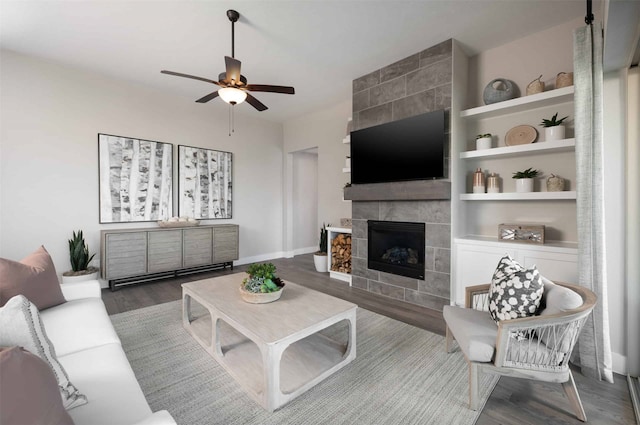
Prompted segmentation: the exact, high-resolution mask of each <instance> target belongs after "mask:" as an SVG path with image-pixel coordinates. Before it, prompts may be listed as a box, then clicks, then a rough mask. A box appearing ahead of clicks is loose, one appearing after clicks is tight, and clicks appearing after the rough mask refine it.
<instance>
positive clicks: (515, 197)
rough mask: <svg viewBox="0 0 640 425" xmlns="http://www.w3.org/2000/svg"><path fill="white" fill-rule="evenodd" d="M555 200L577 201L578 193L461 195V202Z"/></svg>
mask: <svg viewBox="0 0 640 425" xmlns="http://www.w3.org/2000/svg"><path fill="white" fill-rule="evenodd" d="M554 199H576V192H575V191H563V192H527V193H518V192H506V193H462V194H461V195H460V200H462V201H536V200H554Z"/></svg>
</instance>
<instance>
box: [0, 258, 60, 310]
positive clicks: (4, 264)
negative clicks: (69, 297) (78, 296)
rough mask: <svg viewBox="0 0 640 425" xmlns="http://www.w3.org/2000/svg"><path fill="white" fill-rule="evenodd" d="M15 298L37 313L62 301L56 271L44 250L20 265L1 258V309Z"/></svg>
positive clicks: (25, 259)
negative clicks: (28, 303)
mask: <svg viewBox="0 0 640 425" xmlns="http://www.w3.org/2000/svg"><path fill="white" fill-rule="evenodd" d="M18 294H22V295H24V296H25V297H27V298H28V299H29V301H31V302H32V303H34V304H35V305H36V307H37V308H38V310H44V309H45V308H48V307H52V306H54V305H58V304H62V303H63V302H64V301H65V299H64V296H63V295H62V290H61V289H60V282H59V281H58V275H57V274H56V268H55V267H54V265H53V261H51V257H50V256H49V253H48V252H47V250H46V249H44V247H43V246H41V247H40V248H38V249H37V250H36V251H35V252H34V253H32V254H30V255H29V256H27V257H25V258H23V259H22V260H20V261H19V262H18V261H12V260H7V259H5V258H0V307H1V306H3V305H5V304H6V302H7V301H9V300H10V299H11V298H13V297H14V296H16V295H18Z"/></svg>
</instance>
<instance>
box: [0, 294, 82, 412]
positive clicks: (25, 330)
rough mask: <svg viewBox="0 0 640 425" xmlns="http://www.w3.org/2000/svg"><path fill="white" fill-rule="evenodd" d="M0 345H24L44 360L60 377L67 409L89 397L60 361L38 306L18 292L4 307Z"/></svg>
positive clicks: (61, 390)
mask: <svg viewBox="0 0 640 425" xmlns="http://www.w3.org/2000/svg"><path fill="white" fill-rule="evenodd" d="M0 346H3V347H10V346H19V347H23V348H25V349H26V350H28V351H30V352H31V353H33V354H35V355H37V356H38V357H40V358H41V359H42V360H44V361H45V362H46V363H47V364H48V365H49V367H50V368H51V370H52V371H53V373H54V375H55V377H56V379H57V380H58V387H59V388H60V395H61V396H62V403H63V404H64V407H65V408H66V409H72V408H74V407H76V406H80V405H82V404H85V403H86V402H87V398H86V397H85V396H84V395H83V394H81V393H80V392H79V391H78V389H77V388H76V387H75V386H74V385H73V384H72V383H71V382H70V381H69V377H68V375H67V373H66V371H65V370H64V368H63V367H62V365H61V364H60V362H58V358H57V356H56V351H55V348H54V347H53V344H51V341H50V340H49V338H47V333H46V332H45V329H44V326H43V324H42V321H41V320H40V314H39V313H38V309H37V308H36V306H35V305H34V304H33V303H31V302H30V301H29V300H28V299H27V298H26V297H25V296H24V295H16V296H15V297H13V298H11V299H10V300H9V302H7V303H6V304H5V306H4V307H1V308H0Z"/></svg>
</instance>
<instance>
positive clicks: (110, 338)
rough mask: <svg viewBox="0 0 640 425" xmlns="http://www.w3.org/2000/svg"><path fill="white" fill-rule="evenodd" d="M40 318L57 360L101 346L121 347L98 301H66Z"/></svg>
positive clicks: (100, 302)
mask: <svg viewBox="0 0 640 425" xmlns="http://www.w3.org/2000/svg"><path fill="white" fill-rule="evenodd" d="M65 285H66V284H65ZM40 317H41V318H42V322H43V323H44V325H45V327H46V329H47V335H48V336H49V339H50V340H51V341H52V342H53V345H54V346H55V347H56V353H57V354H58V357H61V356H65V355H67V354H70V353H74V352H76V351H81V350H86V349H87V348H92V347H97V346H100V345H104V344H112V343H117V344H119V343H120V339H119V338H118V335H117V334H116V331H115V330H114V329H113V326H112V325H111V320H109V315H108V314H107V311H106V309H105V307H104V304H103V302H102V300H101V299H100V298H84V299H78V300H74V301H67V302H66V303H64V304H60V305H58V306H55V307H51V308H48V309H46V310H45V311H43V312H41V313H40Z"/></svg>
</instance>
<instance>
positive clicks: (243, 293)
mask: <svg viewBox="0 0 640 425" xmlns="http://www.w3.org/2000/svg"><path fill="white" fill-rule="evenodd" d="M238 289H239V290H240V297H241V298H242V300H243V301H245V302H248V303H251V304H266V303H272V302H274V301H277V300H279V299H280V296H281V295H282V291H284V287H282V288H280V290H279V291H276V292H259V293H258V292H249V291H247V290H246V289H244V287H242V286H240V288H238Z"/></svg>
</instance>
